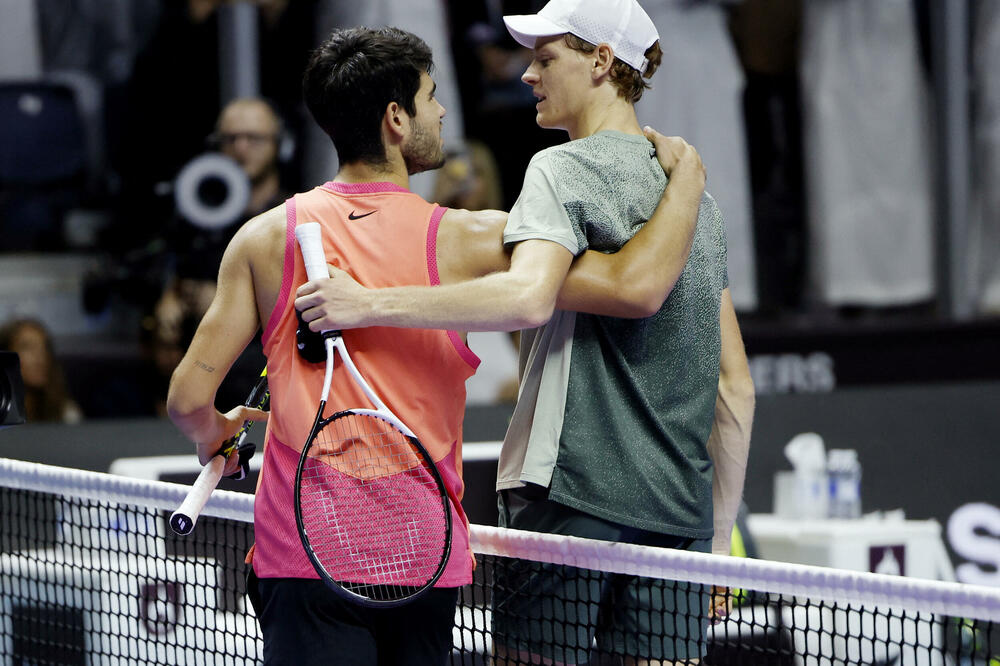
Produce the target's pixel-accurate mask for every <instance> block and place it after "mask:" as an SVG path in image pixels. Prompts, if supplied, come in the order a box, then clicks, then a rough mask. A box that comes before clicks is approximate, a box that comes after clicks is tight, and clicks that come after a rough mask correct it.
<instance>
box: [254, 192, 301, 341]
mask: <svg viewBox="0 0 1000 666" xmlns="http://www.w3.org/2000/svg"><path fill="white" fill-rule="evenodd" d="M294 277H295V197H289V198H288V200H287V201H285V265H284V267H283V269H282V273H281V290H280V291H279V292H278V300H277V301H275V303H274V309H273V310H271V316H270V317H268V318H267V326H265V327H264V333H263V335H261V343H262V344H264V345H266V344H267V341H268V340H269V339H270V338H271V335H272V334H273V333H274V329H275V327H276V326H277V325H278V322H279V321H280V320H281V315H282V314H284V312H285V304H286V303H287V302H288V295H289V294H290V293H291V292H292V279H293V278H294Z"/></svg>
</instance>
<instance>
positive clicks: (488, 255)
mask: <svg viewBox="0 0 1000 666" xmlns="http://www.w3.org/2000/svg"><path fill="white" fill-rule="evenodd" d="M506 224H507V213H505V212H504V211H502V210H480V211H471V210H464V209H449V210H448V212H446V213H445V214H444V216H443V217H442V218H441V224H440V226H439V227H438V235H437V260H438V271H439V274H440V277H441V283H442V284H452V283H455V282H464V281H466V280H472V279H474V278H477V277H481V276H483V275H489V274H490V273H498V272H502V271H506V270H508V269H509V268H510V252H509V251H508V250H507V249H506V248H505V247H504V244H503V229H504V226H505V225H506Z"/></svg>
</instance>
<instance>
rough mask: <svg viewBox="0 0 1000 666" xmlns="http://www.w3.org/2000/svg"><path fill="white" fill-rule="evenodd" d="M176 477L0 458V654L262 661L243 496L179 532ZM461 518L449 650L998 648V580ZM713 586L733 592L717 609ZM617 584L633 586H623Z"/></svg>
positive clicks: (37, 658) (598, 662)
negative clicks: (465, 551)
mask: <svg viewBox="0 0 1000 666" xmlns="http://www.w3.org/2000/svg"><path fill="white" fill-rule="evenodd" d="M187 490H188V488H187V486H182V485H177V484H171V483H163V482H157V481H148V480H137V479H129V478H125V477H118V476H112V475H108V474H99V473H93V472H84V471H80V470H69V469H64V468H58V467H50V466H45V465H37V464H32V463H24V462H19V461H12V460H3V459H0V655H2V656H3V657H5V659H4V663H17V664H20V663H29V664H36V663H43V664H119V663H121V664H124V663H128V664H135V663H140V664H142V663H149V664H206V663H216V664H255V663H260V662H261V661H262V654H263V650H262V643H261V637H260V630H259V628H258V626H257V622H256V620H255V619H254V617H253V615H252V611H251V610H250V609H249V603H248V602H247V601H246V598H245V582H244V576H245V570H246V565H245V564H244V563H243V559H244V555H245V553H246V550H247V549H248V547H249V545H250V543H251V542H252V535H253V528H252V522H251V521H252V510H253V509H252V501H253V498H252V496H250V495H246V494H242V493H233V492H226V491H217V492H216V493H215V494H214V495H213V496H212V499H211V500H210V501H209V504H208V505H207V507H206V510H205V513H204V514H203V515H202V518H201V519H200V520H199V522H198V525H197V527H196V528H195V531H194V533H193V534H192V535H190V536H187V537H178V536H175V535H174V534H173V532H172V531H171V530H170V529H169V527H168V526H167V518H168V516H169V512H170V511H172V510H173V509H175V508H176V506H177V505H178V504H179V503H180V502H181V500H182V499H183V498H184V496H185V494H186V492H187ZM472 535H473V541H474V550H475V551H476V553H477V560H478V563H479V564H478V567H477V569H476V572H475V580H474V583H473V584H472V585H470V586H467V587H465V588H463V590H462V593H461V600H460V606H459V608H458V610H457V613H456V623H455V629H454V643H455V649H454V652H453V654H452V664H453V665H459V664H461V665H470V666H471V665H474V664H489V663H494V661H495V660H496V658H497V656H503V657H505V658H506V659H507V660H508V661H507V662H506V663H511V664H514V663H525V664H530V663H551V661H553V660H554V661H556V662H567V663H579V664H590V665H591V666H608V665H610V664H630V663H636V658H652V659H664V660H672V659H674V658H679V657H676V654H677V652H676V650H682V651H683V650H689V651H690V652H689V654H694V655H701V656H702V657H701V663H703V664H775V665H778V664H780V665H784V664H810V665H812V664H817V665H821V664H822V665H826V664H830V665H834V664H900V665H902V664H914V665H934V664H954V665H955V666H978V665H982V666H997V665H998V664H1000V636H998V633H1000V589H995V588H986V587H977V586H970V585H961V584H955V583H945V582H937V581H926V580H919V579H912V578H902V577H892V576H885V575H877V574H865V573H856V572H847V571H839V570H834V569H824V568H818V567H808V566H800V565H792V564H785V563H777V562H767V561H762V560H749V559H742V558H730V557H719V556H712V555H705V554H700V553H690V552H679V551H673V550H665V549H655V548H647V547H639V546H628V545H624V544H612V543H607V542H596V541H589V540H585V539H576V538H571V537H560V536H553V535H542V534H533V533H529V532H514V531H510V530H502V529H498V528H490V527H484V526H473V529H472ZM635 576H638V577H640V578H639V579H638V582H639V583H640V584H639V585H636V586H632V585H631V583H632V582H634V581H633V579H632V577H635ZM673 581H678V582H673ZM712 586H720V587H722V586H725V587H727V588H728V589H729V590H730V593H731V595H732V596H733V598H734V605H733V608H732V611H731V612H730V613H729V615H728V616H727V617H726V618H725V619H722V620H719V621H717V622H715V623H712V622H710V621H709V619H708V618H707V616H706V611H705V607H706V604H705V599H706V597H707V596H708V594H709V593H710V591H711V589H712ZM602 589H604V590H608V594H606V595H604V598H605V601H604V602H601V601H600V596H601V592H600V590H602ZM630 590H632V592H633V601H634V602H635V603H626V602H623V601H621V599H623V598H624V597H625V596H627V595H628V594H629V593H630ZM608 599H611V600H612V601H611V602H608ZM623 608H627V609H628V610H622V609H623ZM650 608H651V609H652V610H649V609H650ZM668 609H669V610H668ZM591 620H593V622H592V621H591ZM592 624H596V625H598V628H597V629H596V635H595V631H592V630H591V629H590V627H591V625H592ZM543 660H547V661H543Z"/></svg>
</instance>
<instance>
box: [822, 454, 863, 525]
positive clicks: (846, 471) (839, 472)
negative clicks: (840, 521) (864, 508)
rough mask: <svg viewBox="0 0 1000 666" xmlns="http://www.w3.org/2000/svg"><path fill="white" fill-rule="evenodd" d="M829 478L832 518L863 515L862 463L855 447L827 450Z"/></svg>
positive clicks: (830, 514) (830, 512)
mask: <svg viewBox="0 0 1000 666" xmlns="http://www.w3.org/2000/svg"><path fill="white" fill-rule="evenodd" d="M826 473H827V478H828V479H829V482H830V504H829V507H830V511H829V516H830V517H831V518H859V517H860V516H861V463H859V462H858V452H857V451H855V450H854V449H830V451H828V452H827V464H826Z"/></svg>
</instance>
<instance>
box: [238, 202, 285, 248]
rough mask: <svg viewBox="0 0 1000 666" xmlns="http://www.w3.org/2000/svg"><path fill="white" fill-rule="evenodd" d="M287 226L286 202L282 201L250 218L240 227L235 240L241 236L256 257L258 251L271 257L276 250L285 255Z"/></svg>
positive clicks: (241, 239)
mask: <svg viewBox="0 0 1000 666" xmlns="http://www.w3.org/2000/svg"><path fill="white" fill-rule="evenodd" d="M286 227H287V220H286V217H285V204H283V203H282V204H280V205H278V206H275V207H274V208H271V209H269V210H266V211H264V212H263V213H261V214H260V215H257V216H256V217H252V218H250V219H249V220H248V221H247V222H246V223H245V224H244V225H243V226H242V227H240V230H239V231H238V232H237V233H236V237H235V238H234V240H235V239H236V238H239V239H240V241H241V242H242V243H243V244H245V245H247V248H246V249H247V251H248V252H249V253H250V254H251V255H252V256H255V257H256V256H259V255H258V253H263V254H264V255H265V257H269V256H271V255H273V253H274V252H278V253H279V254H280V256H284V250H285V243H284V238H285V233H286Z"/></svg>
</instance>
